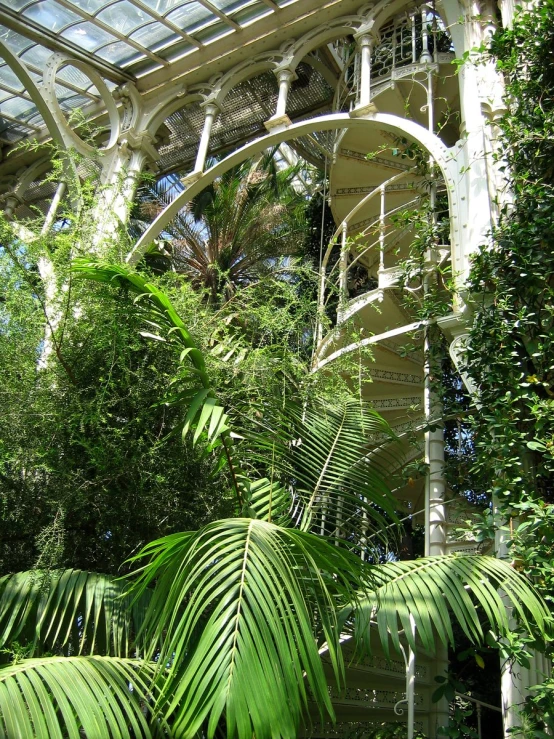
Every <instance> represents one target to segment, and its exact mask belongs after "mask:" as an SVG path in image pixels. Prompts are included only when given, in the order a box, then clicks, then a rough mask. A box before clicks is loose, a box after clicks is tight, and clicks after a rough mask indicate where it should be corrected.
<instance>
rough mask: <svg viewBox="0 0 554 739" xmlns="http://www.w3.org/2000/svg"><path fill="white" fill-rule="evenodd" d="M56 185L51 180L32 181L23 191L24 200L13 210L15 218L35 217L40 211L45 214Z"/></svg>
mask: <svg viewBox="0 0 554 739" xmlns="http://www.w3.org/2000/svg"><path fill="white" fill-rule="evenodd" d="M57 186H58V183H57V182H54V181H52V180H44V179H42V180H37V181H35V182H32V183H31V184H30V185H29V188H28V189H27V192H26V193H25V202H24V203H23V204H22V205H20V206H19V207H18V208H16V210H15V215H16V217H17V218H19V219H22V218H36V217H37V216H38V215H39V214H40V213H42V215H46V213H47V211H48V208H49V206H50V203H51V202H52V198H53V197H54V194H55V192H56V188H57Z"/></svg>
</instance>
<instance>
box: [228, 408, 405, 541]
mask: <svg viewBox="0 0 554 739" xmlns="http://www.w3.org/2000/svg"><path fill="white" fill-rule="evenodd" d="M268 423H269V424H270V428H269V429H268V428H264V429H262V433H260V434H248V433H246V432H244V433H245V435H246V436H247V439H248V441H249V442H250V449H246V450H242V451H243V453H244V454H245V455H246V458H247V459H248V458H250V459H252V460H253V463H254V464H258V465H260V464H264V463H265V465H266V469H267V464H268V461H269V460H273V461H274V464H275V467H276V471H275V477H276V478H280V479H281V482H282V484H285V485H287V486H288V487H290V488H291V489H292V491H293V497H294V504H295V520H296V523H297V524H298V525H299V526H300V527H301V528H302V529H303V530H305V531H308V530H310V531H312V532H314V533H318V534H321V535H325V536H330V537H332V538H334V539H336V540H337V542H343V543H346V544H348V545H349V546H352V547H355V548H357V549H358V550H361V551H364V550H366V549H368V548H369V541H368V538H369V536H370V535H372V536H374V537H376V538H377V539H379V536H380V532H381V531H385V529H386V527H387V526H388V525H390V523H391V522H393V523H396V522H397V517H396V514H395V501H394V498H393V497H392V495H391V493H390V490H389V489H388V487H387V485H386V483H385V482H384V472H383V470H381V469H380V468H379V467H378V466H377V465H376V464H375V462H374V461H371V462H370V461H369V459H368V454H369V451H370V450H371V449H372V448H373V447H374V446H375V445H376V443H378V441H379V440H382V438H383V437H385V438H386V437H388V438H392V437H393V434H392V431H391V429H390V427H389V426H388V424H387V423H386V421H385V420H384V419H383V418H382V417H381V416H379V414H377V413H376V412H375V411H373V410H372V409H371V408H370V407H369V406H368V405H367V404H364V403H360V401H359V400H354V399H352V400H345V401H342V402H337V403H335V404H333V405H331V404H329V403H322V402H314V403H312V404H311V405H310V406H308V407H305V408H302V407H300V406H298V405H297V404H295V403H293V402H289V403H288V404H287V406H286V407H285V409H284V410H283V413H282V414H280V415H279V416H278V417H277V418H276V419H275V420H274V421H273V425H274V428H272V427H271V421H269V422H268ZM268 431H272V433H268ZM389 533H390V532H389Z"/></svg>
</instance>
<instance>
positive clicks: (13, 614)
mask: <svg viewBox="0 0 554 739" xmlns="http://www.w3.org/2000/svg"><path fill="white" fill-rule="evenodd" d="M149 600H150V592H149V591H145V592H144V593H143V594H142V596H141V598H140V599H138V600H135V601H134V602H133V603H132V604H131V600H130V598H129V597H128V596H126V595H125V589H124V586H123V584H122V582H121V581H120V580H116V579H114V578H113V577H109V576H107V575H100V574H97V573H94V572H84V571H82V570H63V571H37V570H32V571H29V572H18V573H16V574H13V575H6V576H5V577H3V578H2V579H1V580H0V647H3V648H7V647H9V646H10V645H11V644H13V643H14V642H18V643H19V644H21V645H22V646H24V647H25V648H27V649H28V650H29V653H30V654H32V655H40V654H43V653H45V652H56V653H60V652H61V653H63V654H94V653H96V654H111V655H113V656H118V657H121V656H128V655H129V650H130V649H131V643H132V641H133V639H134V637H135V635H136V634H137V632H138V630H139V627H140V625H141V623H142V619H143V617H144V613H145V611H146V607H147V605H148V602H149Z"/></svg>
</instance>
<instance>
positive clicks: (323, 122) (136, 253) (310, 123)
mask: <svg viewBox="0 0 554 739" xmlns="http://www.w3.org/2000/svg"><path fill="white" fill-rule="evenodd" d="M368 127H374V128H376V127H378V128H379V129H384V130H387V131H391V132H392V133H395V134H398V135H400V136H406V135H407V136H409V137H410V138H412V139H414V140H415V141H416V142H417V143H419V144H421V146H423V147H424V148H425V149H426V150H427V151H428V152H429V153H430V154H431V155H432V156H433V158H434V160H435V162H436V163H437V165H438V166H439V167H440V169H441V171H442V173H443V176H444V179H445V182H446V183H447V185H448V187H447V189H448V198H449V206H450V208H451V209H452V202H451V196H452V193H453V192H454V189H455V183H454V179H453V176H452V175H453V172H452V161H451V157H449V150H448V149H447V148H446V146H445V145H444V144H443V143H442V141H441V140H440V139H439V138H438V137H437V136H435V135H434V134H432V133H430V132H429V131H428V130H427V129H426V128H423V126H420V125H419V124H418V123H414V122H413V121H409V120H406V119H405V118H400V117H398V116H395V115H390V114H388V113H375V114H373V115H369V116H365V117H360V118H351V117H350V116H349V115H348V113H335V114H333V115H325V116H320V117H318V118H312V119H310V120H307V121H301V122H300V123H294V124H293V125H291V126H288V127H287V128H286V129H284V130H280V131H274V132H272V133H269V134H267V135H265V136H261V137H260V138H257V139H254V141H251V142H250V143H248V144H245V145H244V146H242V147H240V149H237V150H236V151H234V152H233V153H232V154H229V156H227V157H225V159H222V160H221V161H220V162H218V163H217V164H216V165H214V166H213V167H211V168H210V169H208V170H207V171H206V172H205V173H204V174H203V175H202V177H201V178H199V179H198V180H197V181H196V182H194V183H193V184H191V185H190V187H188V188H187V189H186V190H185V191H184V192H182V193H180V194H179V195H178V196H177V197H176V198H175V199H174V200H173V202H171V203H170V204H169V205H168V206H167V207H166V208H165V209H164V210H163V211H162V212H161V213H160V215H159V216H158V217H157V218H156V219H155V221H154V222H153V223H152V224H151V225H150V226H149V227H148V228H147V229H146V231H145V232H144V233H143V234H142V236H141V237H140V239H139V240H138V241H137V243H136V244H135V246H134V247H133V249H132V250H131V252H130V253H129V255H128V256H127V260H126V261H127V262H128V263H129V264H136V262H137V261H138V260H139V259H140V258H141V256H142V255H143V253H144V252H145V250H146V247H147V246H148V244H150V243H152V241H153V240H154V239H155V238H157V237H158V236H159V235H160V233H161V232H162V231H163V230H164V229H165V228H166V226H168V225H169V224H170V223H171V221H172V220H173V218H175V216H176V215H177V214H178V212H179V211H180V210H181V209H182V208H183V207H184V206H185V205H186V204H187V203H188V202H189V201H190V200H192V198H194V197H195V196H196V195H198V193H200V192H202V190H203V189H204V188H205V187H206V186H207V185H209V184H211V183H212V182H213V181H214V180H215V179H217V178H218V177H220V176H221V175H223V174H224V173H225V172H227V171H228V170H229V169H231V167H234V166H236V165H237V164H240V163H241V162H243V161H244V160H245V159H249V158H250V157H253V156H255V155H256V154H260V153H261V152H262V151H264V150H265V149H268V148H269V147H271V146H275V145H278V144H282V143H284V142H285V141H288V140H289V139H296V138H299V137H300V136H306V135H307V134H309V133H314V132H315V131H330V130H336V129H341V128H366V129H367V128H368Z"/></svg>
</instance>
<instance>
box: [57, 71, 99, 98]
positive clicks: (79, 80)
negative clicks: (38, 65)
mask: <svg viewBox="0 0 554 739" xmlns="http://www.w3.org/2000/svg"><path fill="white" fill-rule="evenodd" d="M56 76H57V78H58V79H59V80H62V81H63V82H69V84H70V85H73V87H78V88H79V89H80V90H88V91H89V92H91V93H92V94H93V95H95V94H96V93H97V90H96V87H94V85H93V84H92V82H91V81H90V80H89V78H88V77H87V76H86V74H84V72H81V70H80V69H77V68H76V67H73V66H71V65H70V64H68V65H67V66H66V67H62V68H61V69H59V70H58V73H57V75H56Z"/></svg>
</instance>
